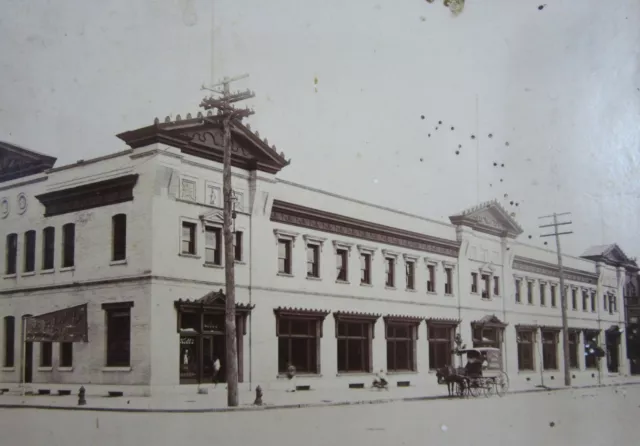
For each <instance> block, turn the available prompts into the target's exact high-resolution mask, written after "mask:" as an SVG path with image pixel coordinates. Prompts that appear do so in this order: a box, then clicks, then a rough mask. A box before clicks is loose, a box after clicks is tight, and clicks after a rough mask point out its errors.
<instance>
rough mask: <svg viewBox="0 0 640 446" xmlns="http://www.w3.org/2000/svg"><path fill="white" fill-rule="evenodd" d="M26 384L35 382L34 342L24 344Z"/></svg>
mask: <svg viewBox="0 0 640 446" xmlns="http://www.w3.org/2000/svg"><path fill="white" fill-rule="evenodd" d="M24 382H25V383H32V382H33V342H25V343H24Z"/></svg>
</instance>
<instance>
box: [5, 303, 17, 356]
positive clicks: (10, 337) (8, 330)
mask: <svg viewBox="0 0 640 446" xmlns="http://www.w3.org/2000/svg"><path fill="white" fill-rule="evenodd" d="M15 337H16V319H15V318H14V317H13V316H5V318H4V361H3V364H4V366H5V367H14V366H15V342H16V341H15Z"/></svg>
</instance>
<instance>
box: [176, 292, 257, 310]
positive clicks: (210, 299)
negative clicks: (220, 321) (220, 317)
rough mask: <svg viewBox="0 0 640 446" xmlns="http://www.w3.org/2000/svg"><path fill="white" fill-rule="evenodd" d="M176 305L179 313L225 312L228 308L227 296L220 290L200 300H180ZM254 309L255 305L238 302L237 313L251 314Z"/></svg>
mask: <svg viewBox="0 0 640 446" xmlns="http://www.w3.org/2000/svg"><path fill="white" fill-rule="evenodd" d="M174 305H175V307H176V309H177V310H178V311H183V310H186V311H188V310H191V311H193V310H199V311H225V310H226V308H227V296H226V295H225V294H224V292H223V291H222V289H220V290H219V291H210V292H208V293H207V294H205V295H204V296H202V297H201V298H199V299H178V300H177V301H175V302H174ZM254 307H255V305H251V304H243V303H239V302H236V312H237V313H241V314H246V313H249V312H250V311H251V310H253V309H254Z"/></svg>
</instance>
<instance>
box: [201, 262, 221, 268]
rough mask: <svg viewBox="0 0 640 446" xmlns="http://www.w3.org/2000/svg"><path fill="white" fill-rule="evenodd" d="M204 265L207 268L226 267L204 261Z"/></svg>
mask: <svg viewBox="0 0 640 446" xmlns="http://www.w3.org/2000/svg"><path fill="white" fill-rule="evenodd" d="M202 266H204V267H205V268H214V269H224V266H222V265H218V264H217V263H207V262H204V263H203V264H202Z"/></svg>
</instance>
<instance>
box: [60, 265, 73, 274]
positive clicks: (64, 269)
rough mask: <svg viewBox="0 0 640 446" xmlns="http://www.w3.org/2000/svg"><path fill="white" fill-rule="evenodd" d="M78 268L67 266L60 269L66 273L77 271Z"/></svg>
mask: <svg viewBox="0 0 640 446" xmlns="http://www.w3.org/2000/svg"><path fill="white" fill-rule="evenodd" d="M75 269H76V267H75V266H65V267H64V268H60V272H61V273H64V272H66V271H75Z"/></svg>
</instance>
